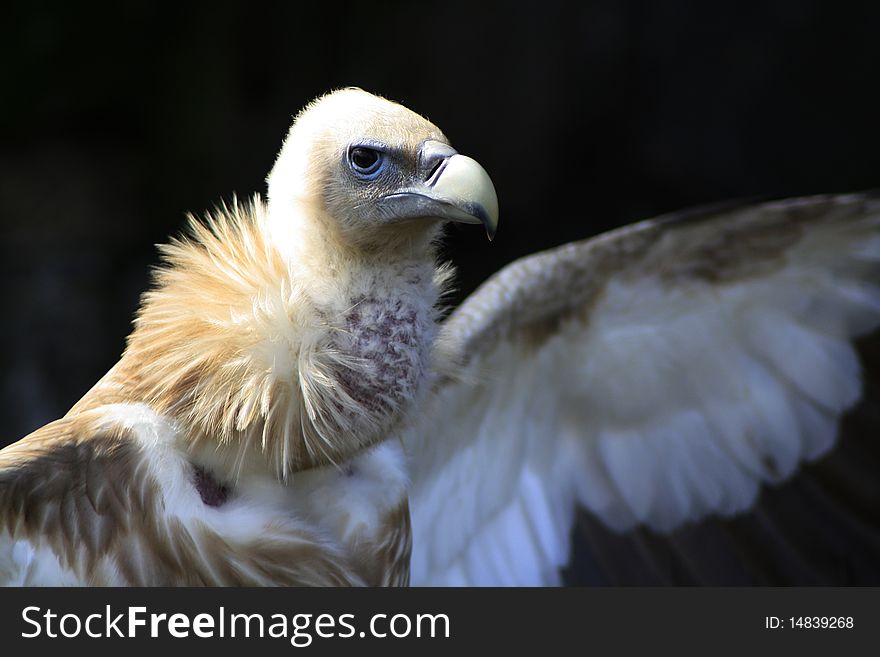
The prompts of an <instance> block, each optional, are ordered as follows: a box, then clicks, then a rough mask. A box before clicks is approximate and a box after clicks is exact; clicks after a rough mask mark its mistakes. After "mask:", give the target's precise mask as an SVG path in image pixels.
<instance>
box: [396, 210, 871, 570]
mask: <svg viewBox="0 0 880 657" xmlns="http://www.w3.org/2000/svg"><path fill="white" fill-rule="evenodd" d="M878 324H880V200H878V199H876V198H874V197H872V196H870V195H849V196H825V197H812V198H805V199H794V200H789V201H779V202H772V203H764V204H760V205H752V206H747V207H740V208H735V209H731V208H722V209H720V210H716V211H713V212H709V213H705V212H704V213H686V214H684V215H679V216H666V217H661V218H659V219H655V220H651V221H647V222H642V223H640V224H636V225H634V226H630V227H627V228H624V229H621V230H618V231H614V232H611V233H609V234H606V235H602V236H599V237H597V238H594V239H591V240H586V241H583V242H576V243H572V244H568V245H565V246H562V247H559V248H557V249H554V250H551V251H548V252H544V253H541V254H537V255H534V256H530V257H528V258H525V259H522V260H520V261H517V262H515V263H513V264H511V265H509V266H508V267H506V268H505V269H503V270H502V271H500V272H499V273H498V274H496V275H495V276H494V277H493V278H492V279H490V280H489V281H487V282H486V283H485V284H484V285H483V286H482V287H481V288H480V289H478V290H477V291H476V292H475V293H474V294H473V295H471V297H469V298H468V299H467V300H466V301H465V302H464V304H463V305H462V306H461V307H460V308H459V309H457V310H456V311H455V312H454V313H453V314H452V315H451V316H450V317H449V319H448V320H447V322H446V323H445V325H444V327H443V329H442V332H441V347H440V350H439V353H440V357H441V359H443V362H444V363H450V364H451V365H450V366H449V367H448V371H446V373H445V377H444V378H443V379H442V381H441V382H440V383H439V384H438V386H437V389H436V391H435V393H434V395H433V396H432V397H431V398H430V399H429V400H428V402H427V404H426V406H427V412H425V413H423V414H422V415H421V416H420V417H419V418H418V419H417V420H416V421H415V422H414V424H413V425H412V426H411V427H410V428H409V430H408V431H407V433H406V435H405V437H404V439H405V441H406V444H407V448H408V451H409V453H410V455H411V459H412V472H413V490H412V494H411V506H412V512H413V532H414V536H413V582H414V583H417V584H418V583H421V584H425V583H433V584H437V583H459V584H461V583H480V584H499V583H509V582H510V581H516V582H518V583H529V584H541V583H555V582H557V581H558V580H559V572H560V568H562V567H563V566H564V565H565V564H566V563H567V562H568V560H569V535H570V532H571V528H572V526H573V523H574V522H575V517H576V509H577V508H578V507H584V508H586V509H587V510H588V511H589V512H590V513H592V514H593V515H594V516H595V517H596V518H597V519H598V520H599V521H600V522H601V524H602V525H604V526H605V527H608V528H612V529H614V530H616V531H632V530H633V529H634V528H637V527H640V526H645V527H648V528H651V529H653V530H655V531H659V532H672V531H674V530H678V529H680V528H682V527H683V526H686V525H687V524H688V523H690V522H693V521H696V520H699V519H701V518H704V517H706V516H711V515H718V514H720V515H723V516H729V515H731V514H735V513H737V512H740V511H742V510H744V509H746V508H748V507H750V506H751V505H752V504H754V502H755V500H756V497H757V495H758V493H759V491H760V489H761V485H762V484H765V483H778V482H781V481H783V480H786V479H788V478H790V477H791V476H792V474H793V473H794V472H796V471H797V470H798V468H799V466H801V464H803V463H804V462H805V461H809V460H814V459H817V458H819V457H820V456H822V455H823V454H825V453H827V452H828V450H829V449H830V448H831V447H832V445H833V444H834V442H835V438H836V432H837V424H838V420H839V418H840V416H841V414H842V413H843V412H844V411H846V410H847V409H849V408H851V407H852V406H853V404H854V403H856V401H857V400H858V399H859V398H860V396H861V392H862V381H861V375H860V364H859V359H858V357H857V355H856V352H855V350H854V348H853V345H852V343H851V341H852V339H853V338H855V337H858V336H860V335H863V334H865V333H867V332H868V331H871V330H873V329H875V328H876V327H877V326H878ZM761 531H762V532H764V534H767V535H769V533H768V532H767V531H766V530H761ZM668 555H669V559H670V560H671V561H675V559H676V558H675V550H674V549H672V551H671V552H669V553H668ZM649 569H650V568H649Z"/></svg>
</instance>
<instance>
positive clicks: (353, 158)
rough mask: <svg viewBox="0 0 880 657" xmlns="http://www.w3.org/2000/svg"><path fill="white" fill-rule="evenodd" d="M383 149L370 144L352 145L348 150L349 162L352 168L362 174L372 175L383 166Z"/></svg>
mask: <svg viewBox="0 0 880 657" xmlns="http://www.w3.org/2000/svg"><path fill="white" fill-rule="evenodd" d="M383 159H384V154H383V153H382V151H379V150H376V149H375V148H369V147H368V146H352V147H351V149H350V150H349V151H348V163H349V166H351V168H352V170H353V171H354V172H355V173H357V174H359V175H361V176H371V175H373V174H375V173H377V172H378V171H379V169H380V168H381V167H382V161H383Z"/></svg>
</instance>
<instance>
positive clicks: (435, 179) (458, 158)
mask: <svg viewBox="0 0 880 657" xmlns="http://www.w3.org/2000/svg"><path fill="white" fill-rule="evenodd" d="M419 174H420V175H419V178H420V181H419V182H416V183H415V184H413V185H411V186H409V187H407V188H405V189H401V190H399V191H397V192H393V193H391V194H387V195H386V196H384V197H383V198H382V200H381V203H382V206H383V208H384V210H385V211H386V212H387V213H388V215H390V216H393V217H395V218H398V219H419V218H423V219H430V218H434V219H442V220H446V221H457V222H461V223H466V224H483V226H484V227H485V229H486V235H488V237H489V239H490V240H491V239H492V238H493V237H495V231H496V230H497V228H498V196H497V195H496V193H495V186H494V185H493V184H492V180H491V178H489V174H488V173H486V170H485V169H484V168H483V167H482V166H480V164H479V163H478V162H477V161H476V160H474V159H472V158H469V157H467V156H465V155H460V154H459V153H458V152H456V151H455V149H453V148H452V147H451V146H448V145H446V144H443V143H441V142H438V141H432V140H429V141H426V142H424V143H423V144H422V146H421V148H420V149H419Z"/></svg>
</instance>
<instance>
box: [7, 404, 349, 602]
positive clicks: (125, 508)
mask: <svg viewBox="0 0 880 657" xmlns="http://www.w3.org/2000/svg"><path fill="white" fill-rule="evenodd" d="M2 532H6V533H7V534H9V535H10V536H11V537H12V538H13V539H14V540H22V539H23V540H27V541H29V542H30V543H31V545H33V546H35V547H45V548H48V549H50V550H51V551H52V552H53V553H54V554H55V555H56V556H57V558H58V561H59V564H60V565H61V567H63V568H65V569H67V570H69V571H71V572H72V573H74V574H75V576H76V577H77V578H78V579H79V581H81V582H82V583H84V584H91V585H108V584H109V585H118V584H127V585H134V586H155V585H166V586H167V585H185V586H193V585H196V586H197V585H214V586H248V585H250V586H254V585H267V584H268V585H287V586H294V585H346V584H361V583H363V582H362V580H361V579H360V576H359V575H358V574H357V572H356V570H355V569H354V568H353V567H352V565H351V564H350V563H349V562H348V560H347V559H346V558H345V557H344V556H343V555H341V554H340V553H339V551H338V550H337V549H335V548H334V547H333V546H332V545H329V544H328V543H327V541H326V540H325V539H324V538H323V537H322V536H320V535H319V534H317V533H315V532H314V531H312V530H311V529H310V528H308V527H305V526H297V527H296V530H295V531H292V530H291V528H290V527H288V528H282V527H277V528H274V529H273V528H271V527H267V528H266V531H265V532H264V533H263V534H261V535H259V536H256V537H254V538H251V539H248V540H243V539H239V540H232V539H228V538H224V537H223V536H221V535H219V534H218V533H217V532H215V531H213V530H212V529H211V528H210V527H208V526H207V525H205V524H203V523H200V522H198V521H195V522H190V523H188V524H184V523H183V522H182V521H181V520H180V519H179V518H177V517H175V516H174V515H172V514H171V513H170V512H169V510H168V509H166V508H165V504H164V501H163V497H162V491H161V490H160V489H159V487H158V484H157V482H156V480H155V479H154V477H153V476H152V475H151V474H150V473H149V472H148V467H147V461H146V459H145V458H144V457H143V456H142V454H141V450H140V448H139V447H138V445H137V443H136V442H135V441H134V440H133V439H132V436H131V435H130V433H129V432H128V431H127V430H125V429H124V428H121V427H119V426H117V425H108V423H107V422H106V420H105V418H104V417H103V416H102V414H101V409H95V410H92V411H84V412H82V413H80V414H77V415H72V416H68V417H65V418H62V419H60V420H57V421H55V422H52V423H51V424H48V425H46V426H45V427H43V428H42V429H39V430H38V431H36V432H34V433H32V434H30V435H29V436H27V437H25V438H23V439H22V440H20V441H19V442H17V443H14V444H13V445H10V446H9V447H7V448H6V449H4V450H2V451H0V533H2Z"/></svg>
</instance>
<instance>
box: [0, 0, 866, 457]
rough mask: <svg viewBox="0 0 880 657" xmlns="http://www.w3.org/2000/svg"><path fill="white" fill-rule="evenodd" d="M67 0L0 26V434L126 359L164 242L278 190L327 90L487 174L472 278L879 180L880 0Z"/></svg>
mask: <svg viewBox="0 0 880 657" xmlns="http://www.w3.org/2000/svg"><path fill="white" fill-rule="evenodd" d="M76 4H77V3H63V2H13V3H6V4H5V5H4V10H3V17H2V21H0V23H2V26H0V61H2V62H3V64H2V66H0V235H2V250H0V256H2V260H0V266H2V272H0V280H2V312H3V317H2V321H0V364H2V391H0V400H2V401H0V426H2V427H3V429H2V434H0V445H2V444H4V443H6V442H11V441H13V440H16V439H17V438H19V437H20V436H22V435H23V434H25V433H27V432H29V431H31V430H33V429H35V428H37V427H38V426H40V425H42V424H44V423H45V422H47V421H49V420H52V419H54V418H56V417H59V416H61V415H63V414H64V413H65V412H66V410H67V409H68V408H69V407H70V406H71V405H72V404H73V403H74V402H75V401H76V400H77V399H78V398H79V397H80V396H81V395H82V394H83V393H84V392H85V391H86V390H87V389H88V388H89V387H90V386H91V385H92V384H93V383H94V382H95V381H96V380H97V379H98V378H99V377H100V376H101V375H102V374H103V373H104V372H105V371H106V370H107V369H108V368H109V367H110V366H111V365H112V364H113V363H114V362H115V361H116V359H117V358H118V357H119V355H120V353H121V352H122V349H123V347H124V339H125V336H126V334H127V333H128V331H129V329H130V320H131V317H132V315H133V313H134V311H135V309H136V307H137V303H138V297H139V295H140V294H141V293H142V292H143V291H144V289H145V288H146V287H147V285H148V273H149V269H150V267H151V266H152V265H154V264H155V263H156V261H157V258H156V249H155V247H154V244H155V243H158V242H162V241H164V240H166V239H167V237H168V236H169V235H170V234H173V233H175V232H177V231H179V230H180V229H181V228H182V226H183V223H184V214H185V212H188V211H192V212H194V213H197V214H199V213H202V212H203V211H204V210H206V209H209V208H211V207H212V206H214V205H215V204H216V203H218V202H219V201H221V200H224V199H227V200H228V199H229V198H231V196H232V194H233V193H236V194H238V195H239V196H248V195H250V194H252V193H253V192H263V191H264V179H265V176H266V174H267V173H268V171H269V169H270V168H271V166H272V163H273V161H274V157H275V154H276V152H277V150H278V148H279V146H280V144H281V140H282V138H283V136H284V134H285V132H286V130H287V128H288V126H289V123H290V120H291V117H292V115H293V114H294V113H296V112H297V111H298V110H299V109H300V108H301V107H302V106H303V105H304V104H305V103H306V102H308V101H309V100H310V99H312V98H313V97H315V96H316V95H319V94H321V93H323V92H326V91H328V90H330V89H332V88H335V87H339V86H346V85H357V86H361V87H363V88H365V89H367V90H370V91H373V92H376V93H380V94H382V95H385V96H387V97H389V98H391V99H394V100H398V101H400V102H402V103H404V104H405V105H407V106H409V107H411V108H412V109H414V110H416V111H418V112H420V113H423V114H425V115H426V116H428V117H429V118H430V119H431V120H433V121H434V122H435V123H436V124H438V125H439V126H440V127H441V129H443V130H444V132H446V134H447V135H448V136H449V137H450V138H451V140H452V142H453V144H454V145H455V146H456V147H457V148H458V149H459V150H460V151H462V152H464V153H467V154H469V155H472V156H473V157H475V158H476V159H478V160H479V161H480V162H481V163H482V164H483V165H484V166H485V167H486V169H487V170H488V171H489V172H490V174H491V175H492V178H493V180H494V182H495V185H496V188H497V190H498V194H499V199H500V204H501V224H500V229H499V232H498V236H497V238H496V240H495V242H494V243H492V244H489V243H487V242H486V240H485V237H484V236H483V235H482V233H481V231H480V230H479V229H476V228H474V227H461V226H457V227H453V228H452V229H451V231H450V238H449V240H448V247H447V254H448V256H449V257H450V258H451V259H452V260H454V261H455V262H456V263H457V264H458V266H459V270H460V274H461V276H460V284H459V289H460V295H463V294H466V293H467V292H469V291H470V290H472V289H473V288H474V287H475V286H476V285H477V284H478V283H479V282H480V281H481V280H484V279H485V278H486V277H487V276H488V275H489V274H490V273H492V272H493V271H495V270H497V269H498V268H499V267H501V266H502V265H503V264H505V263H506V262H509V261H510V260H512V259H514V258H516V257H518V256H520V255H523V254H526V253H529V252H532V251H535V250H537V249H541V248H546V247H550V246H553V245H557V244H560V243H563V242H566V241H569V240H572V239H577V238H582V237H587V236H590V235H593V234H595V233H597V232H600V231H602V230H606V229H608V228H610V227H613V226H617V225H620V224H623V223H628V222H631V221H635V220H638V219H642V218H647V217H650V216H652V215H656V214H659V213H663V212H667V211H671V210H676V209H681V208H684V207H687V206H692V205H696V204H701V203H709V202H716V201H721V200H726V199H734V198H743V197H754V196H771V197H781V196H792V195H801V194H813V193H823V192H844V191H855V190H861V189H866V188H872V187H875V186H877V185H878V172H880V125H878V117H880V94H878V90H877V89H878V83H880V76H878V71H880V66H878V65H880V38H878V36H877V35H878V28H880V3H877V2H864V3H854V2H841V1H838V2H828V3H817V2H809V1H808V0H766V1H763V2H756V3H750V2H734V1H721V2H699V1H698V0H692V1H682V0H665V1H663V2H659V1H658V2H650V3H640V2H632V1H623V0H588V1H584V2H577V3H575V2H571V3H555V2H549V1H546V0H545V1H542V2H535V3H525V2H523V3H503V4H502V3H498V4H495V3H482V2H477V1H476V0H470V1H466V2H457V1H449V2H441V3H438V2H432V3H419V4H417V3H412V2H400V3H391V2H363V1H362V2H356V3H351V4H347V3H344V2H323V3H311V4H309V5H308V6H306V5H305V4H304V3H296V2H290V3H285V4H280V3H279V4H278V5H264V4H261V3H257V2H250V3H239V4H227V3H220V2H217V3H174V4H159V3H151V2H129V3H120V4H119V6H117V4H116V3H90V8H89V9H87V10H85V9H82V8H79V7H77V6H76ZM459 298H460V297H459ZM873 426H874V427H876V426H878V425H877V424H875V425H873Z"/></svg>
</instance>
